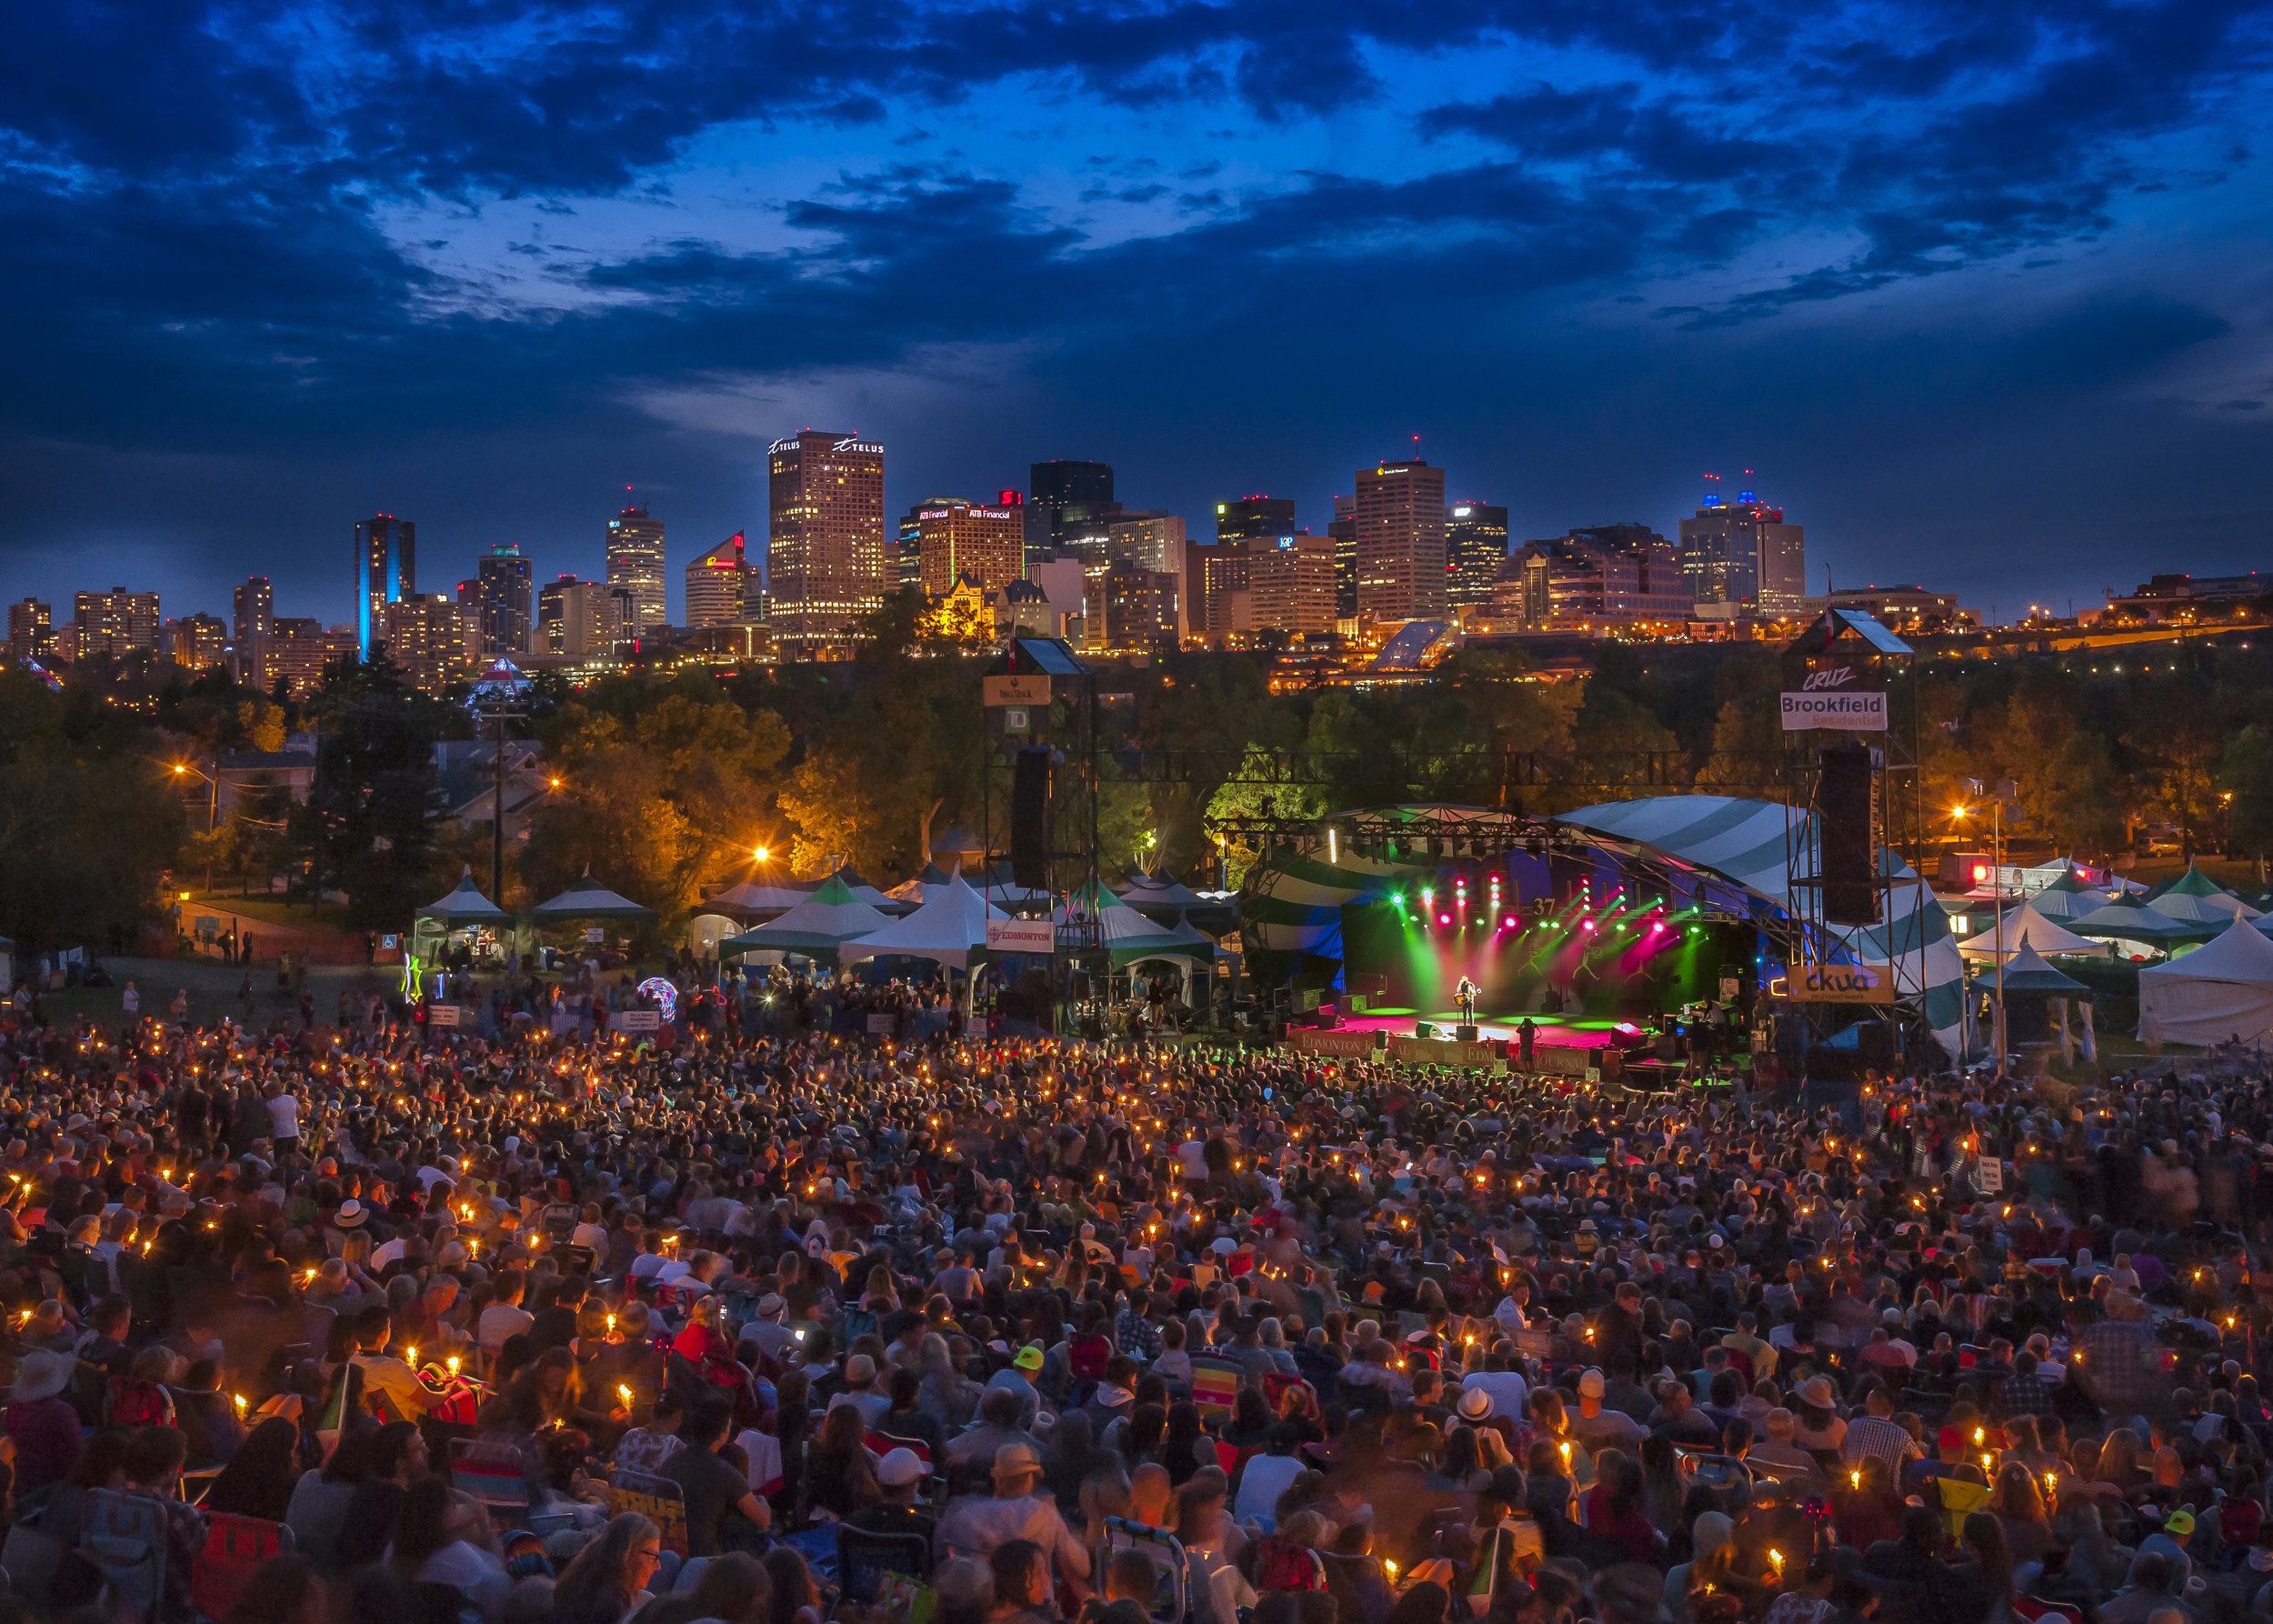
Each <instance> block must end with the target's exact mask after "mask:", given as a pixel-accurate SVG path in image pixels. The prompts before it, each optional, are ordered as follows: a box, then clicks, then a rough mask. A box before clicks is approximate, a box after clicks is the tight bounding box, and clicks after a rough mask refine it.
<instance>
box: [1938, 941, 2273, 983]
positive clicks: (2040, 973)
mask: <svg viewBox="0 0 2273 1624" xmlns="http://www.w3.org/2000/svg"><path fill="white" fill-rule="evenodd" d="M2266 946H2268V947H2273V942H2268V943H2267V944H2266ZM1980 984H1981V985H1982V986H1983V987H1993V986H2001V987H2003V988H2004V989H2005V991H2006V992H2007V993H2008V994H2010V993H2044V994H2048V995H2050V996H2051V997H2058V998H2075V997H2090V996H2091V988H2089V987H2086V986H2085V985H2084V984H2083V983H2082V982H2080V981H2078V980H2077V979H2076V978H2075V977H2072V976H2063V975H2061V974H2060V973H2059V971H2058V970H2056V969H2054V968H2053V967H2051V965H2050V964H2049V963H2048V962H2047V961H2046V959H2045V957H2044V955H2043V954H2041V953H2039V952H2038V951H2037V950H2036V947H2035V946H2034V945H2033V942H2032V940H2031V938H2030V937H2027V936H2025V935H2024V936H2022V937H2020V945H2019V946H2018V947H2016V948H2014V949H2013V951H2012V954H2011V956H2010V957H2008V958H2007V959H2006V960H2005V973H2004V975H2003V976H2002V977H1999V976H1998V974H1997V971H1996V970H1995V969H1994V968H1993V967H1992V968H1989V969H1985V970H1983V971H1981V973H1980Z"/></svg>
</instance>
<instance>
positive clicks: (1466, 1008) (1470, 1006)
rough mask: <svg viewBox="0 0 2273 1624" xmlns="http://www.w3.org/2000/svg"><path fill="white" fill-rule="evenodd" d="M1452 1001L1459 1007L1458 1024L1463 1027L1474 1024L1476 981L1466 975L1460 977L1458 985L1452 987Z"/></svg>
mask: <svg viewBox="0 0 2273 1624" xmlns="http://www.w3.org/2000/svg"><path fill="white" fill-rule="evenodd" d="M1452 1001H1453V1003H1454V1004H1455V1005H1456V1006H1457V1007H1458V1008H1459V1011H1460V1024H1461V1025H1462V1026H1464V1027H1472V1026H1474V1025H1475V1024H1476V983H1475V982H1473V981H1471V980H1469V979H1468V978H1467V977H1466V976H1463V977H1460V985H1459V986H1458V987H1455V988H1454V989H1453V993H1452Z"/></svg>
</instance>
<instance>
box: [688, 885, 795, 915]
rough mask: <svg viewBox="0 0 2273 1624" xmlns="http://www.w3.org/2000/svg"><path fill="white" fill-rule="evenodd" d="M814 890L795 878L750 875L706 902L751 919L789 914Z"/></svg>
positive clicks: (727, 912)
mask: <svg viewBox="0 0 2273 1624" xmlns="http://www.w3.org/2000/svg"><path fill="white" fill-rule="evenodd" d="M813 890H814V887H811V886H809V885H800V884H799V883H798V882H797V881H796V880H794V879H746V880H744V881H743V882H742V883H741V884H740V885H738V886H735V887H730V888H728V889H726V890H724V891H721V892H719V893H718V894H717V895H716V897H712V898H711V899H710V900H709V902H708V903H707V904H706V907H710V908H712V909H714V910H716V912H718V913H722V914H731V915H733V916H734V917H736V918H737V919H750V918H756V917H758V916H759V915H761V914H763V915H768V916H770V915H774V914H786V913H787V912H788V911H789V910H790V909H791V908H793V907H796V906H797V904H799V903H800V902H803V901H804V900H805V899H806V897H810V896H812V895H813Z"/></svg>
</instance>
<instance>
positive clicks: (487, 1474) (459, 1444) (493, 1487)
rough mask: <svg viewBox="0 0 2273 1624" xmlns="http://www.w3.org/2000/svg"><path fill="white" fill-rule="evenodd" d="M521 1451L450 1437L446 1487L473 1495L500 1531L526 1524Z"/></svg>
mask: <svg viewBox="0 0 2273 1624" xmlns="http://www.w3.org/2000/svg"><path fill="white" fill-rule="evenodd" d="M526 1471H527V1468H526V1464H525V1463H524V1462H523V1460H522V1459H521V1451H520V1450H518V1449H515V1448H514V1447H513V1446H512V1445H511V1444H496V1443H485V1442H483V1441H481V1440H480V1439H471V1438H455V1439H451V1440H450V1487H451V1488H453V1489H457V1490H459V1491H460V1492H462V1493H465V1494H469V1495H471V1496H473V1497H474V1499H475V1500H476V1501H477V1502H478V1503H479V1504H480V1505H481V1506H482V1507H484V1508H485V1509H486V1510H487V1511H488V1513H489V1526H490V1527H491V1528H493V1529H496V1531H497V1532H498V1533H500V1534H509V1533H511V1532H512V1531H513V1530H514V1529H518V1528H524V1527H526V1526H527V1520H528V1515H529V1484H528V1479H527V1477H526Z"/></svg>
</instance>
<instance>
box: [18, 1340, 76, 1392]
mask: <svg viewBox="0 0 2273 1624" xmlns="http://www.w3.org/2000/svg"><path fill="white" fill-rule="evenodd" d="M77 1363H78V1361H77V1360H76V1359H75V1358H73V1357H72V1356H71V1355H70V1354H67V1353H58V1352H56V1351H55V1349H53V1348H33V1349H32V1350H31V1351H30V1352H28V1353H25V1355H23V1357H21V1358H18V1359H17V1360H16V1361H15V1386H14V1387H12V1388H9V1389H8V1402H9V1403H11V1404H29V1403H31V1402H32V1401H33V1400H34V1399H36V1398H54V1397H55V1395H56V1394H57V1393H60V1392H62V1391H63V1390H64V1388H67V1387H69V1386H70V1385H71V1373H72V1370H73V1368H75V1366H76V1365H77Z"/></svg>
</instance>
